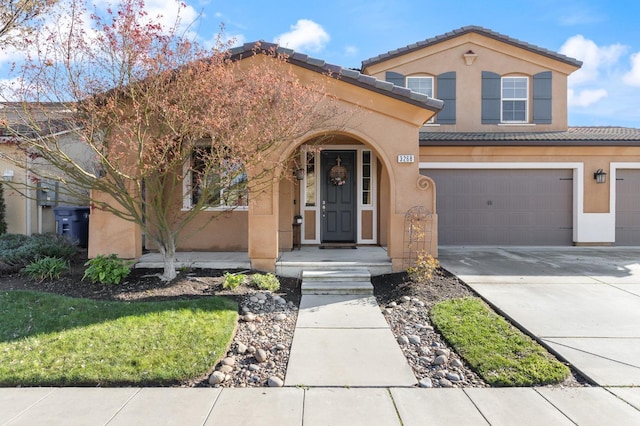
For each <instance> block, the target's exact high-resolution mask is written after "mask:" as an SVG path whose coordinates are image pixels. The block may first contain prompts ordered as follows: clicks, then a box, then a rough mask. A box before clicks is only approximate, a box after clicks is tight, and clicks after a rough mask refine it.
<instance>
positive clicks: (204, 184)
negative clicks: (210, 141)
mask: <svg viewBox="0 0 640 426" xmlns="http://www.w3.org/2000/svg"><path fill="white" fill-rule="evenodd" d="M190 180H191V188H192V190H191V197H190V198H191V200H190V201H191V207H193V206H196V205H198V204H200V205H203V206H205V207H208V208H238V207H247V206H248V205H249V197H248V189H247V174H246V172H245V170H244V167H243V166H242V165H241V164H238V163H234V162H233V160H232V159H231V158H228V159H225V160H224V161H222V162H221V161H220V160H219V159H215V158H213V156H212V155H211V149H210V148H199V149H197V150H196V151H194V153H193V155H192V167H191V179H190Z"/></svg>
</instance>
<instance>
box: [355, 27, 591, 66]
mask: <svg viewBox="0 0 640 426" xmlns="http://www.w3.org/2000/svg"><path fill="white" fill-rule="evenodd" d="M469 33H476V34H480V35H482V36H485V37H488V38H491V39H494V40H497V41H500V42H503V43H507V44H509V45H512V46H515V47H518V48H520V49H524V50H527V51H530V52H533V53H536V54H538V55H542V56H545V57H547V58H551V59H553V60H556V61H559V62H562V63H565V64H567V65H571V66H574V67H578V68H580V67H581V66H582V62H581V61H578V60H577V59H573V58H570V57H568V56H565V55H563V54H561V53H557V52H553V51H551V50H548V49H544V48H542V47H538V46H535V45H533V44H530V43H526V42H524V41H520V40H517V39H515V38H512V37H509V36H506V35H504V34H500V33H497V32H495V31H492V30H490V29H487V28H483V27H479V26H475V25H471V26H466V27H462V28H460V29H457V30H453V31H450V32H447V33H445V34H441V35H438V36H435V37H432V38H428V39H426V40H422V41H419V42H417V43H413V44H410V45H408V46H405V47H401V48H399V49H395V50H392V51H389V52H387V53H383V54H380V55H378V56H375V57H373V58H369V59H365V60H364V61H362V69H363V70H364V69H365V68H366V67H369V66H372V65H375V64H378V63H381V62H384V61H388V60H390V59H393V58H397V57H399V56H402V55H405V54H407V53H411V52H414V51H416V50H420V49H424V48H425V47H429V46H433V45H436V44H439V43H442V42H444V41H447V40H451V39H453V38H457V37H461V36H463V35H466V34H469Z"/></svg>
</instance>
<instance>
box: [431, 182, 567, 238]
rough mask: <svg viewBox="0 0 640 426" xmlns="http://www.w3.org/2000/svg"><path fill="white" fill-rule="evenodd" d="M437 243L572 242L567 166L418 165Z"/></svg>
mask: <svg viewBox="0 0 640 426" xmlns="http://www.w3.org/2000/svg"><path fill="white" fill-rule="evenodd" d="M421 173H422V174H424V175H426V176H430V177H431V178H433V179H434V181H435V183H436V196H437V199H436V202H437V207H436V208H437V213H438V242H439V244H441V245H571V244H572V240H573V230H572V229H573V228H572V224H573V214H572V211H573V201H572V198H573V196H572V194H573V172H572V170H422V171H421Z"/></svg>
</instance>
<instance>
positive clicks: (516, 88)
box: [501, 77, 529, 123]
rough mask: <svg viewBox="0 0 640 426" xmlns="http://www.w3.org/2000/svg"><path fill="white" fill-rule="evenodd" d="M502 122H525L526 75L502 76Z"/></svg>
mask: <svg viewBox="0 0 640 426" xmlns="http://www.w3.org/2000/svg"><path fill="white" fill-rule="evenodd" d="M501 93H502V122H503V123H526V122H527V117H528V103H529V78H528V77H502V89H501Z"/></svg>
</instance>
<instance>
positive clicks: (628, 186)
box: [615, 169, 640, 246]
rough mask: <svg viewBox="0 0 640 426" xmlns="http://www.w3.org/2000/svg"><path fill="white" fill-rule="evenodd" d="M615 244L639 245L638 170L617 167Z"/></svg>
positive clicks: (639, 188)
mask: <svg viewBox="0 0 640 426" xmlns="http://www.w3.org/2000/svg"><path fill="white" fill-rule="evenodd" d="M615 244H616V245H618V246H640V170H637V169H618V170H617V176H616V242H615Z"/></svg>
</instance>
